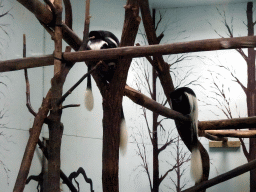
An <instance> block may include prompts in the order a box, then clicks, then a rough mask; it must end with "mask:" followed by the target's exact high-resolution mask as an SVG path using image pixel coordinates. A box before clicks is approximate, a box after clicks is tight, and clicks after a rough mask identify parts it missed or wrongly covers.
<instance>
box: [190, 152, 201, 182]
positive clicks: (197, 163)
mask: <svg viewBox="0 0 256 192" xmlns="http://www.w3.org/2000/svg"><path fill="white" fill-rule="evenodd" d="M190 174H191V177H192V179H193V180H194V181H195V182H196V183H197V182H199V181H200V180H201V179H202V177H203V164H202V159H201V154H200V151H199V149H198V147H194V148H193V149H192V153H191V167H190Z"/></svg>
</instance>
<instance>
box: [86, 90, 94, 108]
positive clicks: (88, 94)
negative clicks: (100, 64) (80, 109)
mask: <svg viewBox="0 0 256 192" xmlns="http://www.w3.org/2000/svg"><path fill="white" fill-rule="evenodd" d="M93 103H94V100H93V94H92V90H91V89H90V88H86V91H85V97H84V104H85V107H86V109H87V110H88V111H91V110H92V109H93Z"/></svg>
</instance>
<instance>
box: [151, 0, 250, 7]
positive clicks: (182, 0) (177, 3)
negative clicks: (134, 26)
mask: <svg viewBox="0 0 256 192" xmlns="http://www.w3.org/2000/svg"><path fill="white" fill-rule="evenodd" d="M249 1H250V0H149V3H150V5H151V7H152V8H171V7H190V6H200V5H216V4H227V3H246V2H249ZM251 1H252V0H251Z"/></svg>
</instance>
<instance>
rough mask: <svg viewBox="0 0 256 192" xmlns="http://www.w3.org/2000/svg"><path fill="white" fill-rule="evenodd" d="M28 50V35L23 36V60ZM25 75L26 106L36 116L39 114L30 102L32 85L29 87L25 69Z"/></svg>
mask: <svg viewBox="0 0 256 192" xmlns="http://www.w3.org/2000/svg"><path fill="white" fill-rule="evenodd" d="M26 50H27V46H26V35H25V34H23V58H26ZM24 75H25V81H26V106H27V108H28V110H29V112H30V113H31V114H32V115H34V116H36V115H37V113H36V112H35V111H34V110H33V108H32V106H31V102H30V85H29V80H28V70H27V69H24Z"/></svg>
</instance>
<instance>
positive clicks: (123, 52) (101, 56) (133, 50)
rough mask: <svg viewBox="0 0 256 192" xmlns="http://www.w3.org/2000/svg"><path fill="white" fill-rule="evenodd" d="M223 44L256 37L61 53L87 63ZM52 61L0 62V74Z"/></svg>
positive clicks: (243, 44)
mask: <svg viewBox="0 0 256 192" xmlns="http://www.w3.org/2000/svg"><path fill="white" fill-rule="evenodd" d="M223 42H225V43H226V44H230V46H228V49H236V48H250V47H255V46H256V36H252V37H236V38H227V39H225V38H221V39H206V40H200V41H190V42H182V43H172V44H166V45H148V46H139V47H134V46H128V47H120V48H114V49H102V50H89V51H77V52H70V53H63V59H64V60H66V61H70V62H79V61H89V60H106V59H123V58H131V57H144V56H152V55H155V54H163V55H167V54H176V53H187V52H196V51H212V50H220V49H227V46H223ZM52 59H53V56H52V55H46V56H43V57H27V58H26V59H15V60H7V61H1V62H0V72H5V71H10V70H20V69H24V68H32V67H39V66H45V65H51V64H52V63H51V62H50V63H49V62H48V63H45V61H46V60H50V61H52ZM23 60H25V61H23ZM37 62H38V63H37ZM25 63H29V64H27V65H26V64H25ZM9 65H10V66H9ZM16 65H18V66H16ZM23 65H24V67H23ZM7 66H9V67H7Z"/></svg>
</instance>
